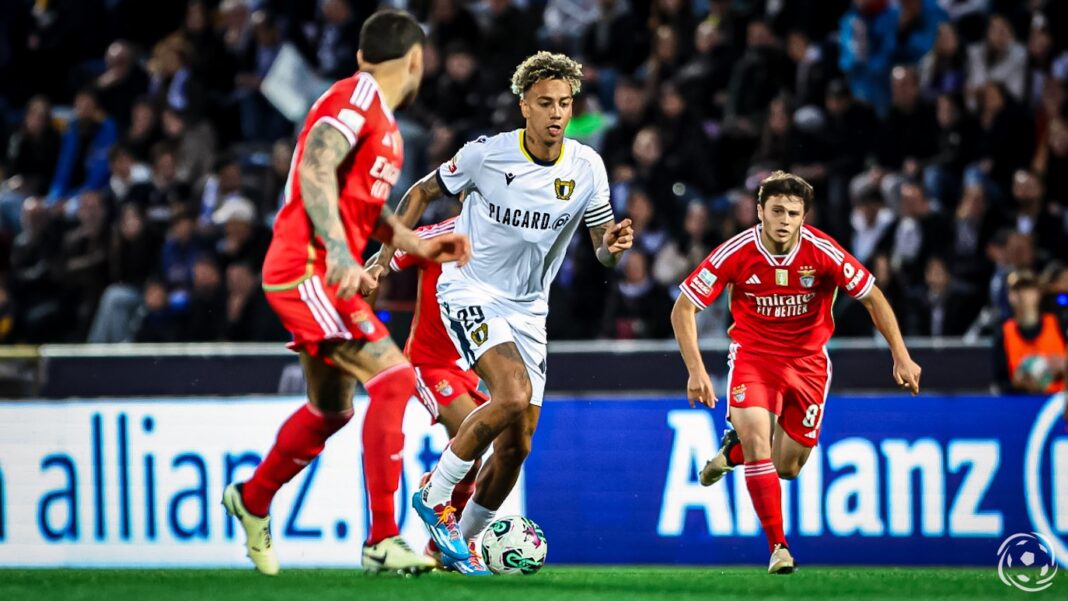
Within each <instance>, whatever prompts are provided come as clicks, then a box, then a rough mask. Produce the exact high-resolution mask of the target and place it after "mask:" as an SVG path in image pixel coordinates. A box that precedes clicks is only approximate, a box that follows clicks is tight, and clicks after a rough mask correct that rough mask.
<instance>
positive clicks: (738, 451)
mask: <svg viewBox="0 0 1068 601" xmlns="http://www.w3.org/2000/svg"><path fill="white" fill-rule="evenodd" d="M727 463H728V464H730V465H731V466H732V467H733V466H739V465H741V464H743V463H745V456H744V455H742V443H740V442H739V443H737V444H735V445H734V446H732V447H731V448H729V449H727Z"/></svg>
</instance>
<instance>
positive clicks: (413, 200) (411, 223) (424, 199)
mask: <svg viewBox="0 0 1068 601" xmlns="http://www.w3.org/2000/svg"><path fill="white" fill-rule="evenodd" d="M442 196H445V193H444V192H443V191H442V189H441V185H440V184H438V174H437V170H434V171H431V172H430V173H428V174H427V175H426V176H424V177H423V179H421V180H419V181H417V182H415V183H414V184H412V187H411V188H408V191H407V192H405V193H404V196H403V197H401V199H400V202H399V203H397V211H396V213H392V212H390V213H387V212H386V211H385V208H383V212H382V216H381V217H379V220H380V221H379V228H383V227H385V226H386V224H387V222H388V221H389V220H390V218H391V217H392V218H395V219H396V220H397V221H399V222H400V223H401V225H404V226H405V227H408V228H412V227H415V224H416V223H418V222H419V218H420V217H422V216H423V212H425V211H426V207H427V205H429V204H430V202H431V201H433V200H436V199H438V198H441V197H442ZM389 229H390V232H391V233H392V230H393V228H392V227H390V228H389ZM380 239H382V240H383V241H385V239H384V238H380ZM396 252H397V247H396V246H394V245H392V244H389V243H388V242H386V243H385V244H383V245H382V250H380V251H379V252H378V256H377V258H376V259H375V262H374V263H368V266H370V265H381V266H382V267H384V268H388V267H389V262H390V261H391V260H393V255H394V253H396Z"/></svg>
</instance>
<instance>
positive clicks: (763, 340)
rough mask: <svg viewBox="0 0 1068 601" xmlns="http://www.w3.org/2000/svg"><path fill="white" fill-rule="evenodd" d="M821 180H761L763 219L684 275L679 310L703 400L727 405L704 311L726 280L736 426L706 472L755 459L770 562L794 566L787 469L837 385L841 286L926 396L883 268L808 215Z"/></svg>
mask: <svg viewBox="0 0 1068 601" xmlns="http://www.w3.org/2000/svg"><path fill="white" fill-rule="evenodd" d="M811 203H812V186H810V185H809V184H808V182H806V181H805V180H803V179H802V178H800V177H798V176H796V175H792V174H789V173H784V172H782V171H776V172H775V173H773V174H771V176H769V177H768V178H767V179H765V180H764V181H763V182H761V184H760V190H759V191H758V193H757V215H758V217H759V219H760V223H759V224H758V225H756V226H754V227H752V228H750V229H747V230H745V231H744V232H742V233H741V234H738V235H737V236H735V237H733V238H731V239H730V240H728V241H727V242H724V243H723V244H721V245H720V246H719V247H718V248H716V249H715V250H713V251H712V253H711V254H710V255H708V257H706V258H705V260H704V261H702V262H701V264H700V265H698V266H697V269H696V270H694V272H693V273H691V274H690V276H689V277H688V278H686V280H685V281H684V282H683V283H682V284H681V286H680V287H681V289H682V292H683V293H682V294H680V295H679V298H678V300H677V301H676V303H675V307H674V309H673V310H672V312H671V324H672V326H673V327H674V329H675V338H676V339H677V340H678V343H679V349H680V351H681V352H682V357H683V361H684V362H685V363H686V368H687V370H688V371H689V381H688V382H687V384H686V397H687V399H688V400H689V401H690V405H691V406H693V405H694V403H695V402H699V403H701V404H704V405H706V406H708V407H714V406H715V404H716V394H715V392H713V390H712V381H711V380H710V379H709V377H708V372H707V371H705V365H704V361H703V360H702V359H701V352H700V350H699V349H698V346H697V327H696V314H697V312H698V311H700V310H702V309H704V308H705V307H707V306H708V305H710V304H711V303H712V301H714V300H715V299H716V297H718V296H719V295H720V294H721V293H722V292H724V291H725V290H726V291H727V294H728V295H729V298H730V311H731V315H732V316H733V317H734V325H733V326H732V327H731V329H730V330H729V332H728V334H729V336H730V338H731V345H730V352H729V357H728V360H727V363H728V365H729V366H730V371H729V372H728V375H727V394H728V395H729V396H728V399H727V403H728V405H727V418H728V419H729V420H730V422H731V425H732V426H734V429H733V430H730V431H728V432H727V434H726V435H725V436H724V437H723V443H722V447H721V449H720V452H719V454H718V455H717V456H716V457H714V458H713V459H712V460H711V461H709V462H708V464H707V465H706V466H705V468H704V469H703V470H702V472H701V483H702V484H705V485H706V486H707V485H710V484H712V483H714V482H716V481H718V480H719V479H720V478H722V477H723V475H724V474H726V473H727V472H729V471H731V470H733V469H734V467H735V466H738V465H742V464H744V465H745V481H746V487H747V488H748V489H749V495H750V497H752V501H753V507H754V509H756V513H757V516H758V517H759V518H760V523H761V525H762V526H763V528H764V533H765V535H767V538H768V547H769V550H770V551H771V561H770V562H769V565H768V572H769V573H772V574H788V573H790V572H792V571H793V569H794V558H793V556H792V555H791V553H790V549H789V547H788V546H787V543H786V537H785V536H784V535H783V519H782V499H781V489H780V487H779V478H785V479H787V480H792V479H794V478H796V477H797V474H798V472H800V470H801V466H803V465H804V464H805V461H806V460H807V459H808V456H809V453H810V452H811V450H812V447H814V446H816V443H817V441H818V440H819V435H820V424H822V422H823V411H824V404H825V402H826V400H827V390H828V389H829V388H830V384H831V362H830V359H829V358H828V356H827V348H826V346H825V345H826V344H827V340H828V339H830V337H831V334H832V333H833V332H834V318H833V317H832V316H831V306H832V305H833V304H834V299H835V296H836V294H837V291H838V289H839V288H841V289H844V290H845V292H846V293H847V294H849V295H850V296H852V297H853V298H855V299H857V300H859V301H860V302H861V303H863V304H864V306H865V307H866V308H867V309H868V312H869V313H871V316H872V321H873V322H874V323H875V327H876V328H878V329H879V332H880V333H881V334H882V335H883V337H884V338H885V339H886V341H887V343H889V345H890V352H891V354H892V356H893V360H894V367H893V377H894V380H895V381H896V382H897V384H898V385H899V386H901V387H902V388H904V389H906V390H909V391H911V392H912V394H917V393H918V392H919V389H920V367H919V366H918V365H916V363H915V362H913V361H912V359H911V358H910V357H909V352H908V349H906V348H905V343H904V341H903V340H902V337H901V331H900V329H899V328H898V325H897V320H896V319H895V318H894V312H893V310H892V309H891V308H890V304H889V303H888V302H887V301H886V297H885V296H883V293H882V292H881V291H880V290H879V288H878V287H877V286H876V285H875V277H874V276H873V275H872V274H871V272H870V271H868V270H867V269H865V268H864V266H863V265H861V264H860V262H859V261H857V260H856V259H855V258H854V257H853V256H852V255H850V254H849V253H848V252H846V251H845V250H843V249H842V247H841V246H839V245H838V243H837V242H835V241H834V240H833V239H831V238H830V237H828V236H827V235H826V234H824V233H823V232H821V231H819V230H817V229H816V228H813V227H810V226H806V225H804V220H805V215H806V213H807V212H808V208H809V206H810V205H811Z"/></svg>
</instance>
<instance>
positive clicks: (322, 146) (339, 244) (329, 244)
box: [297, 123, 356, 265]
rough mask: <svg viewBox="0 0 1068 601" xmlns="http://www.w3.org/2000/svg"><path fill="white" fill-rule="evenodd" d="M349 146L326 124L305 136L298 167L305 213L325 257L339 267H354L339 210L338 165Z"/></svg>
mask: <svg viewBox="0 0 1068 601" xmlns="http://www.w3.org/2000/svg"><path fill="white" fill-rule="evenodd" d="M351 149H352V146H351V145H350V144H349V141H348V139H346V138H345V136H344V135H343V134H342V133H341V132H339V131H337V130H336V129H334V128H333V127H331V126H330V125H327V124H325V123H319V124H318V125H316V126H315V127H313V128H312V129H311V131H310V132H308V137H307V138H306V140H305V146H304V156H302V157H301V160H300V165H299V166H298V167H297V175H298V177H299V178H300V192H301V196H302V197H303V199H304V210H305V212H307V213H308V218H309V219H311V222H312V225H313V226H315V233H316V234H318V235H319V237H320V238H322V240H323V245H324V246H325V247H326V254H327V255H328V256H330V257H332V258H333V260H335V261H337V262H338V263H340V264H342V265H348V264H355V262H356V259H355V258H354V257H353V256H352V250H351V249H350V248H349V245H348V241H347V239H346V237H345V226H344V224H343V223H342V222H341V214H340V212H339V210H338V181H337V168H338V165H340V164H341V163H342V161H344V160H345V157H346V156H347V155H348V153H349V151H350V150H351Z"/></svg>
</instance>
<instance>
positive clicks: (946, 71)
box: [920, 22, 964, 98]
mask: <svg viewBox="0 0 1068 601" xmlns="http://www.w3.org/2000/svg"><path fill="white" fill-rule="evenodd" d="M920 86H921V88H922V89H923V93H924V95H925V96H927V97H928V98H934V97H936V96H941V95H943V94H958V93H960V92H962V91H963V90H964V49H963V48H962V47H961V42H960V36H959V35H958V34H957V30H956V29H954V27H953V24H952V23H947V22H942V23H941V24H939V25H938V34H937V36H936V37H935V43H934V47H933V48H931V51H930V52H928V53H927V54H926V55H925V56H924V57H923V59H922V60H921V61H920Z"/></svg>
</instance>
